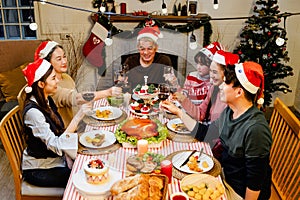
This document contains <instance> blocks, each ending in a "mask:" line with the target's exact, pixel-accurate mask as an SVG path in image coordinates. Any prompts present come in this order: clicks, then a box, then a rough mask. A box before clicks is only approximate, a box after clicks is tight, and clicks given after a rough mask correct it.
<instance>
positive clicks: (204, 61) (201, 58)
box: [194, 51, 212, 67]
mask: <svg viewBox="0 0 300 200" xmlns="http://www.w3.org/2000/svg"><path fill="white" fill-rule="evenodd" d="M194 60H195V63H197V64H198V63H199V64H200V65H205V66H207V67H210V64H211V62H212V60H211V59H209V58H208V57H207V56H206V55H205V54H204V53H203V52H201V51H199V52H198V53H197V54H196V55H195V56H194Z"/></svg>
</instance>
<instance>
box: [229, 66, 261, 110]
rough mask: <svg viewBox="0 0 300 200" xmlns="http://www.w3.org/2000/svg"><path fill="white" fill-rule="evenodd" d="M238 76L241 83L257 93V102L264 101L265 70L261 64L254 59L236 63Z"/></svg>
mask: <svg viewBox="0 0 300 200" xmlns="http://www.w3.org/2000/svg"><path fill="white" fill-rule="evenodd" d="M235 73H236V77H237V79H238V80H239V82H240V83H241V85H242V86H243V87H244V88H245V89H246V90H247V91H248V92H250V93H251V94H256V93H257V92H258V90H259V89H260V91H259V94H257V99H258V100H257V103H258V104H260V105H262V104H263V103H264V99H263V91H264V72H263V69H262V67H261V65H260V64H258V63H256V62H252V61H247V62H244V63H239V64H236V65H235Z"/></svg>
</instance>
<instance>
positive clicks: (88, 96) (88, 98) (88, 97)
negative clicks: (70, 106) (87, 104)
mask: <svg viewBox="0 0 300 200" xmlns="http://www.w3.org/2000/svg"><path fill="white" fill-rule="evenodd" d="M82 98H83V99H84V100H86V101H92V100H93V99H94V98H95V94H94V92H84V93H83V94H82Z"/></svg>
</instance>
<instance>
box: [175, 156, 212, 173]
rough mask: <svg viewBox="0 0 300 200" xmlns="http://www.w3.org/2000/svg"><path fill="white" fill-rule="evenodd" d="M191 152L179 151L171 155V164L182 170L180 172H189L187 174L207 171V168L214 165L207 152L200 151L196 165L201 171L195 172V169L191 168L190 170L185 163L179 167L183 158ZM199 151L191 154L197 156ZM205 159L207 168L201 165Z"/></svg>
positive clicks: (209, 168)
mask: <svg viewBox="0 0 300 200" xmlns="http://www.w3.org/2000/svg"><path fill="white" fill-rule="evenodd" d="M191 153H192V151H184V152H181V153H178V154H176V155H175V156H173V158H172V163H173V166H174V167H175V168H176V169H178V170H180V171H182V172H186V173H189V174H195V173H204V172H208V171H209V170H211V169H212V168H213V166H214V161H213V160H212V158H211V157H210V156H208V155H207V154H205V153H202V155H201V158H200V162H199V163H198V166H199V168H200V169H202V170H203V171H202V172H196V171H193V170H190V168H189V167H188V166H187V165H186V164H185V165H183V166H182V167H180V166H181V165H182V163H183V162H184V161H185V159H186V158H187V157H188V156H189V155H190V154H191ZM199 153H200V152H199V151H197V152H195V153H194V154H193V155H194V156H197V155H199ZM204 161H206V162H207V164H208V167H207V168H204V167H203V166H202V163H203V162H204Z"/></svg>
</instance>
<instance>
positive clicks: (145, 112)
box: [141, 105, 150, 114]
mask: <svg viewBox="0 0 300 200" xmlns="http://www.w3.org/2000/svg"><path fill="white" fill-rule="evenodd" d="M149 112H150V108H149V107H148V106H146V105H144V106H143V107H142V108H141V113H142V114H149Z"/></svg>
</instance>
